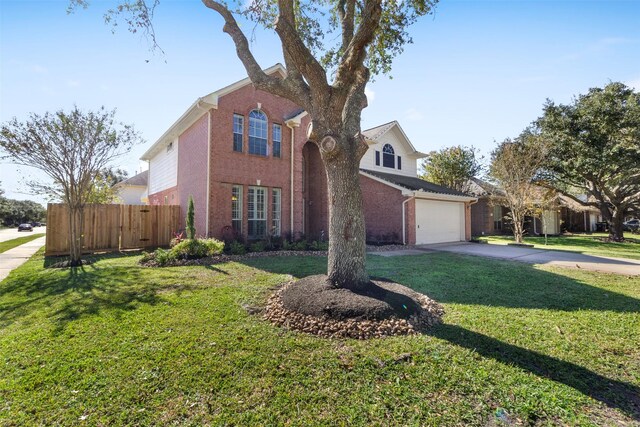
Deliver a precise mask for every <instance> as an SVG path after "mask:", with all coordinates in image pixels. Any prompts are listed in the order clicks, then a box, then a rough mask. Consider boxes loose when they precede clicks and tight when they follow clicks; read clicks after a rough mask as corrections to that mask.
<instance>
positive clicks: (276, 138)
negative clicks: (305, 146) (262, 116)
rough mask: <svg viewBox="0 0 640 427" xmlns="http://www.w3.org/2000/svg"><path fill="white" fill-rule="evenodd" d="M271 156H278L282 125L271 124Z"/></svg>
mask: <svg viewBox="0 0 640 427" xmlns="http://www.w3.org/2000/svg"><path fill="white" fill-rule="evenodd" d="M272 137H273V157H280V145H281V143H282V126H280V125H276V124H274V125H273V134H272Z"/></svg>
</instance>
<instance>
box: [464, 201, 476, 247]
mask: <svg viewBox="0 0 640 427" xmlns="http://www.w3.org/2000/svg"><path fill="white" fill-rule="evenodd" d="M476 203H478V199H475V200H474V201H472V202H469V218H471V206H472V205H475V204H476ZM464 221H465V229H466V222H467V215H466V212H465V215H464ZM464 236H465V240H466V239H467V232H466V230H465V232H464ZM469 236H471V237H473V233H471V224H469Z"/></svg>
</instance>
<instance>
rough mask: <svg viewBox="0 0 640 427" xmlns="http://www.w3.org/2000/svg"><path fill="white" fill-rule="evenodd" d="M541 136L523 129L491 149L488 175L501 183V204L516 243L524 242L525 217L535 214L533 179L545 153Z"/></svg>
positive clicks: (535, 188)
mask: <svg viewBox="0 0 640 427" xmlns="http://www.w3.org/2000/svg"><path fill="white" fill-rule="evenodd" d="M546 151H547V149H546V146H545V143H544V140H542V139H541V138H540V137H538V136H537V135H535V134H534V133H533V132H532V131H531V130H525V131H524V132H523V133H522V134H520V136H518V138H516V139H515V140H510V139H507V140H505V141H503V142H502V143H500V144H499V145H498V147H497V148H496V149H495V150H494V151H493V152H492V153H491V165H490V167H489V176H490V178H492V179H493V181H495V183H496V184H498V185H499V186H500V188H501V189H502V191H503V192H504V194H501V195H500V200H499V203H500V204H504V205H505V206H506V207H507V208H509V213H508V214H507V216H508V217H509V219H510V220H511V229H512V231H513V237H514V238H515V241H516V243H522V242H523V236H524V219H525V217H526V216H528V215H535V213H536V202H537V193H538V192H537V189H538V188H537V186H536V184H535V179H536V177H537V176H538V172H539V171H540V168H541V167H542V165H543V163H544V160H545V157H546Z"/></svg>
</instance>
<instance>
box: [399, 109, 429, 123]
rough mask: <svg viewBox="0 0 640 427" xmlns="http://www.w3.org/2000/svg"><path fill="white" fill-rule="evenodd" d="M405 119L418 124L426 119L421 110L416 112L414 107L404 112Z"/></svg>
mask: <svg viewBox="0 0 640 427" xmlns="http://www.w3.org/2000/svg"><path fill="white" fill-rule="evenodd" d="M404 117H405V118H406V119H407V120H411V121H413V122H417V121H418V120H422V119H424V115H423V114H422V112H421V111H419V110H416V109H415V108H413V107H411V108H409V109H408V110H406V111H405V112H404Z"/></svg>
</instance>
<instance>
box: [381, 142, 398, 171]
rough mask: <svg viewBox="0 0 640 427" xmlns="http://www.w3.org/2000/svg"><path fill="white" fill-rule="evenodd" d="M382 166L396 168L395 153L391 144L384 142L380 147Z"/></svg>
mask: <svg viewBox="0 0 640 427" xmlns="http://www.w3.org/2000/svg"><path fill="white" fill-rule="evenodd" d="M382 166H384V167H385V168H391V169H395V168H396V153H395V151H394V150H393V147H392V146H391V144H385V145H384V147H382Z"/></svg>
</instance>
